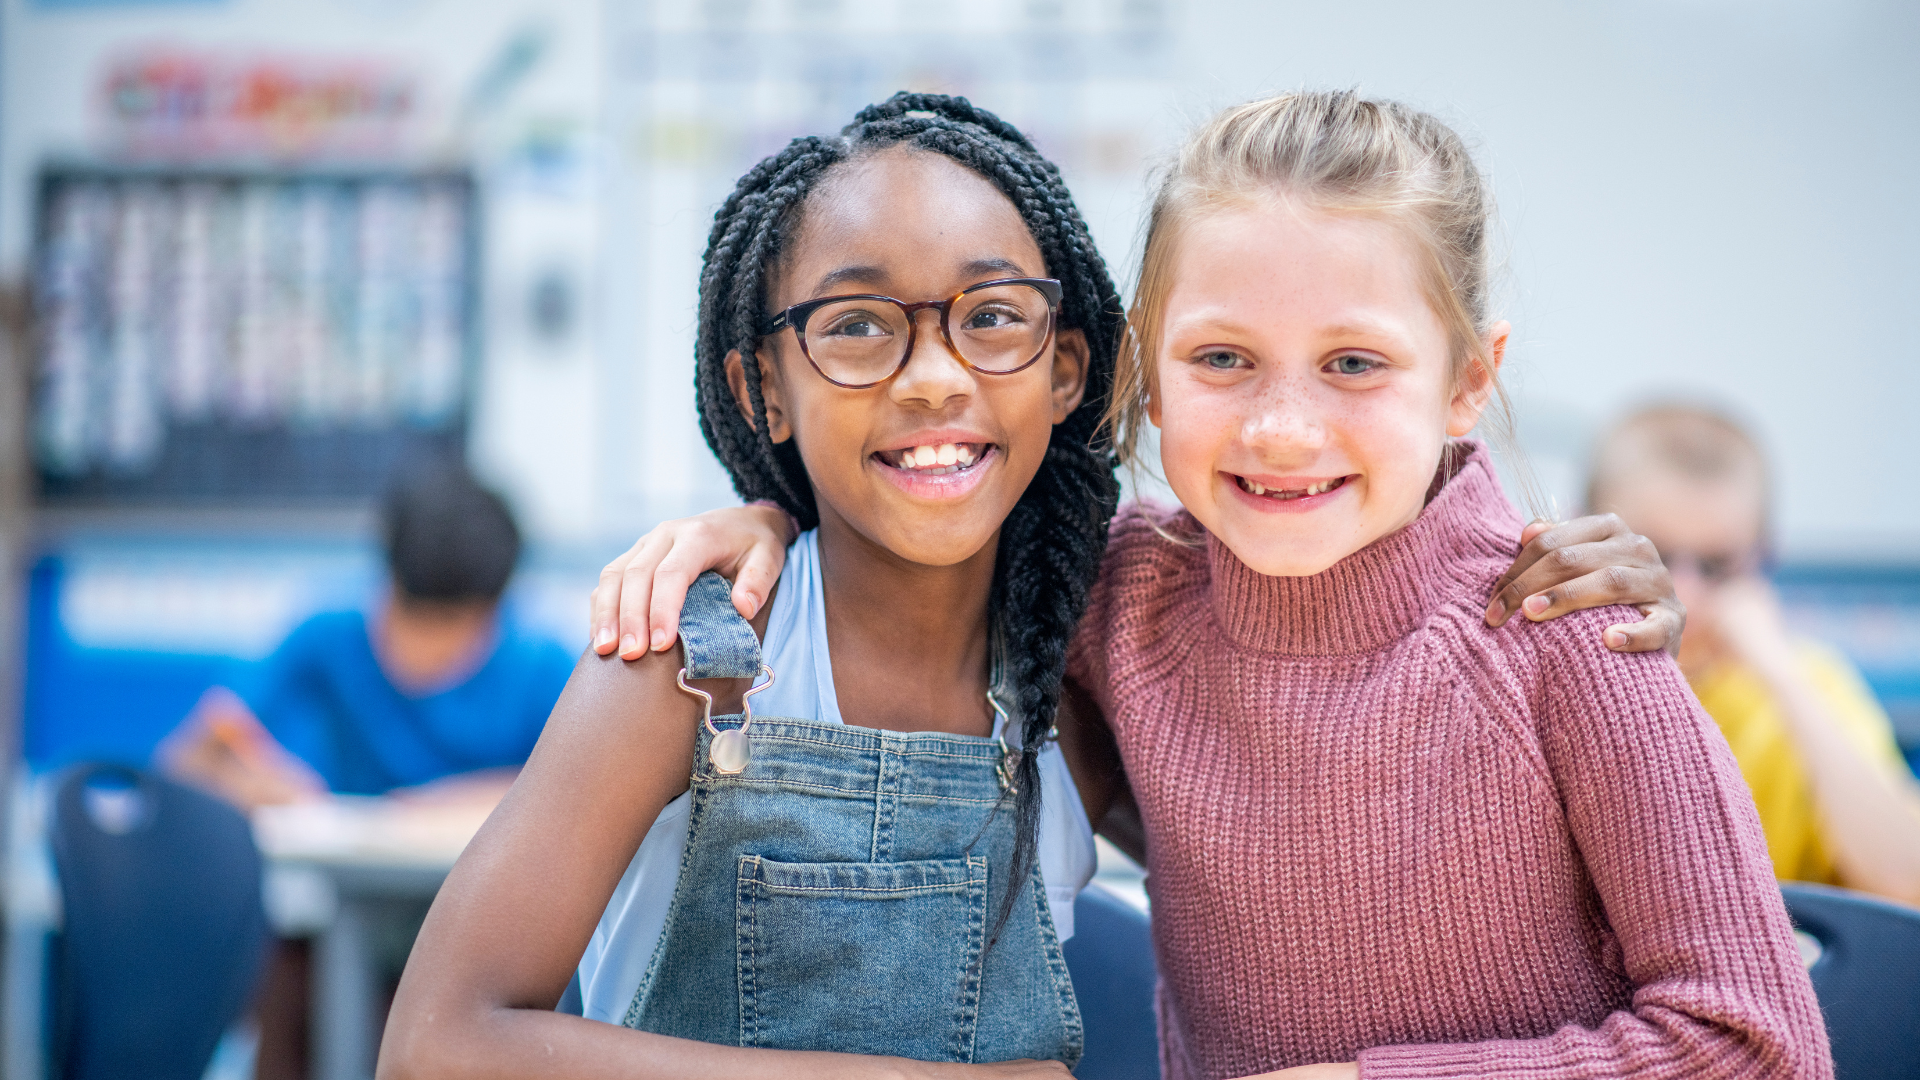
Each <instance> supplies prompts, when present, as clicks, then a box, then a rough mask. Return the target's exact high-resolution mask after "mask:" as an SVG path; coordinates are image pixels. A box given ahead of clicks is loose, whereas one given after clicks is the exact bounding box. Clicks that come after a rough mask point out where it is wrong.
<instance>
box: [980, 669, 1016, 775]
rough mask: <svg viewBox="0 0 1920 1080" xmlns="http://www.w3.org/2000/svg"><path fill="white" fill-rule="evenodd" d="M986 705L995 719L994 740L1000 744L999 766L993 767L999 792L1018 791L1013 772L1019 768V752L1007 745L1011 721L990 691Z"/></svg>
mask: <svg viewBox="0 0 1920 1080" xmlns="http://www.w3.org/2000/svg"><path fill="white" fill-rule="evenodd" d="M987 704H989V705H991V706H993V715H994V716H995V717H996V718H997V719H996V722H995V723H994V725H993V726H994V730H995V731H997V732H999V734H998V735H997V736H996V738H997V740H998V741H999V743H1000V764H998V765H995V766H994V769H993V771H994V772H995V773H996V774H997V775H998V776H999V777H1000V790H1001V791H1005V792H1013V791H1018V790H1019V789H1020V782H1019V780H1018V779H1016V778H1015V776H1014V772H1015V771H1016V770H1017V769H1019V768H1020V751H1018V750H1015V749H1014V748H1013V747H1011V746H1008V745H1007V728H1008V726H1009V725H1011V724H1012V723H1013V720H1012V718H1010V717H1009V716H1008V715H1007V710H1006V709H1005V708H1004V707H1003V706H1002V705H1001V704H1000V699H999V698H997V697H995V696H994V695H993V691H991V690H989V691H987Z"/></svg>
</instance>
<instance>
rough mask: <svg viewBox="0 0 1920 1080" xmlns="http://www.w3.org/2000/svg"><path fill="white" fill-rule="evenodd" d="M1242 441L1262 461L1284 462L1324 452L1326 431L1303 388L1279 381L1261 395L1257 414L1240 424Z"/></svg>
mask: <svg viewBox="0 0 1920 1080" xmlns="http://www.w3.org/2000/svg"><path fill="white" fill-rule="evenodd" d="M1240 439H1241V441H1242V442H1244V443H1245V444H1246V445H1247V447H1248V448H1249V449H1251V450H1252V451H1253V452H1254V453H1256V454H1258V455H1259V456H1261V457H1263V458H1268V459H1277V458H1285V457H1290V456H1293V455H1295V454H1301V453H1315V452H1318V451H1320V450H1322V449H1324V448H1325V447H1326V445H1327V428H1326V425H1325V424H1324V423H1323V422H1322V420H1321V418H1320V417H1319V415H1318V414H1317V413H1316V412H1315V411H1314V409H1313V402H1312V395H1311V394H1310V393H1308V392H1307V391H1306V389H1305V388H1304V387H1301V386H1297V385H1293V384H1292V383H1291V382H1290V381H1288V380H1276V381H1275V385H1274V386H1273V387H1272V388H1271V389H1270V390H1269V392H1267V393H1265V394H1261V395H1259V397H1258V399H1257V400H1256V401H1255V402H1254V411H1253V412H1252V413H1251V414H1249V415H1248V416H1247V417H1246V419H1245V420H1244V421H1242V422H1241V425H1240Z"/></svg>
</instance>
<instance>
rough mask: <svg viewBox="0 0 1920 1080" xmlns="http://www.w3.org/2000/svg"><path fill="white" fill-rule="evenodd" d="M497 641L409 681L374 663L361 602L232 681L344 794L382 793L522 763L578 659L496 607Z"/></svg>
mask: <svg viewBox="0 0 1920 1080" xmlns="http://www.w3.org/2000/svg"><path fill="white" fill-rule="evenodd" d="M495 636H496V644H495V645H494V647H493V651H492V653H491V655H489V656H488V657H487V659H486V661H485V662H484V663H483V664H481V665H480V667H479V668H478V669H477V670H476V671H474V672H473V674H471V675H470V676H468V677H467V678H465V679H463V680H461V681H460V682H458V683H455V684H452V685H447V686H440V687H433V688H429V689H427V690H425V691H421V692H408V691H406V690H402V689H400V688H399V687H396V686H395V685H394V684H393V682H392V680H390V679H389V678H388V677H387V674H386V672H385V671H383V670H382V669H381V667H380V662H379V660H378V659H377V658H376V657H375V655H374V651H373V643H372V641H371V640H370V639H369V637H368V635H367V618H366V616H365V615H364V614H363V613H361V612H358V611H336V612H326V613H324V614H320V615H315V616H314V617H312V618H310V619H308V620H307V621H306V622H304V623H302V624H301V625H300V626H299V627H297V628H295V630H294V631H293V633H292V634H290V635H288V637H287V639H286V641H284V642H282V643H281V645H280V647H279V648H278V649H276V650H275V651H274V653H273V655H272V656H269V657H267V658H266V659H265V660H262V661H260V662H258V663H256V664H251V665H248V666H247V669H246V670H244V671H241V672H236V673H234V676H233V677H232V678H231V679H229V680H228V687H229V688H230V689H231V690H233V692H234V693H235V694H237V695H239V697H240V699H241V700H242V701H244V702H246V704H247V707H248V708H249V709H251V710H253V714H254V715H255V716H256V717H258V718H259V720H260V723H261V724H262V725H263V726H264V727H265V728H266V729H267V732H268V733H269V734H271V735H272V736H273V737H274V738H275V739H277V740H279V742H280V744H281V745H282V746H284V747H286V749H287V750H288V751H289V752H290V753H292V754H293V755H295V756H296V757H298V758H300V759H301V760H302V761H305V762H306V763H307V764H308V765H309V766H311V767H312V768H313V770H314V771H315V772H316V773H318V774H319V775H320V778H321V779H322V780H324V781H326V784H327V787H328V789H329V790H331V791H333V792H334V793H335V794H340V795H379V794H383V793H385V792H387V791H390V790H392V789H394V788H399V787H411V786H413V785H415V784H424V783H428V782H429V781H433V780H438V779H441V778H443V777H447V776H452V775H456V774H458V773H465V772H472V771H474V770H476V769H495V768H517V767H519V766H520V765H523V764H525V763H526V760H527V755H528V754H530V753H532V752H533V744H534V742H535V741H536V740H538V739H539V737H540V731H541V729H542V728H543V727H544V726H545V725H546V722H547V714H548V713H549V712H551V711H552V709H553V703H554V701H555V700H557V699H558V698H559V696H560V690H561V688H562V687H563V686H565V685H566V682H567V678H568V676H569V675H570V674H571V673H572V671H573V661H574V658H573V656H572V655H571V654H569V653H568V652H567V650H566V649H564V648H562V647H561V646H560V645H559V644H558V643H557V642H554V641H552V640H550V639H547V638H542V637H537V636H534V635H530V634H527V633H525V632H524V631H522V630H520V629H519V628H518V627H516V626H514V625H513V623H512V622H511V621H510V620H508V619H506V618H504V617H503V618H502V619H501V621H500V624H499V628H498V629H497V630H496V632H495Z"/></svg>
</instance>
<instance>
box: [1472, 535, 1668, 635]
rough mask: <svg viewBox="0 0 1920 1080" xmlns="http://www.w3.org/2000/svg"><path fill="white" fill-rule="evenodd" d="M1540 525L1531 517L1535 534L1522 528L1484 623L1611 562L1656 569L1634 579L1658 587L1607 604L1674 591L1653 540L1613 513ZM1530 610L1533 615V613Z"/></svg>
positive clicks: (1500, 620) (1496, 622)
mask: <svg viewBox="0 0 1920 1080" xmlns="http://www.w3.org/2000/svg"><path fill="white" fill-rule="evenodd" d="M1540 524H1542V523H1540V522H1535V523H1534V524H1532V525H1529V526H1527V530H1526V532H1527V533H1533V534H1534V535H1533V536H1532V537H1531V538H1529V537H1527V535H1526V533H1523V534H1522V540H1523V546H1522V547H1521V549H1520V555H1519V557H1518V558H1516V559H1514V561H1513V565H1512V566H1510V567H1508V568H1507V572H1506V573H1504V574H1502V575H1500V578H1499V580H1497V581H1495V582H1494V586H1493V596H1492V597H1491V598H1490V599H1489V600H1488V602H1487V610H1486V620H1487V625H1488V626H1502V625H1504V624H1505V623H1506V621H1507V618H1508V616H1510V615H1512V614H1513V613H1514V612H1516V611H1519V610H1520V604H1521V601H1522V600H1524V599H1526V598H1528V597H1531V596H1533V595H1535V594H1536V593H1540V592H1543V591H1545V590H1546V589H1547V588H1549V587H1551V586H1553V585H1556V584H1559V583H1561V582H1564V581H1571V580H1573V579H1575V578H1578V577H1583V576H1585V575H1587V574H1591V573H1593V572H1594V571H1596V570H1598V569H1600V568H1601V567H1605V566H1609V565H1612V566H1619V567H1624V568H1629V569H1652V570H1657V571H1658V574H1657V581H1654V580H1652V579H1648V580H1646V581H1641V582H1637V583H1636V584H1637V585H1638V586H1639V587H1642V588H1646V589H1649V590H1653V589H1655V588H1656V587H1657V591H1648V592H1646V593H1645V594H1644V595H1629V596H1622V597H1621V598H1619V599H1617V600H1608V601H1605V603H1651V602H1653V601H1655V600H1661V599H1665V598H1667V597H1669V596H1671V595H1672V594H1673V589H1672V582H1671V581H1670V580H1668V579H1667V575H1666V567H1664V566H1663V565H1661V562H1660V555H1659V553H1658V552H1656V551H1655V550H1654V548H1653V544H1652V542H1650V541H1649V540H1647V538H1646V537H1644V536H1640V535H1638V534H1636V533H1634V532H1633V531H1632V530H1630V529H1628V528H1627V526H1626V523H1625V522H1623V521H1621V520H1620V519H1619V518H1618V517H1616V516H1615V515H1613V514H1599V515H1594V516H1590V517H1583V518H1576V519H1574V520H1573V521H1569V522H1565V523H1563V524H1559V525H1553V526H1550V527H1548V528H1545V529H1540V530H1536V528H1535V526H1536V525H1540ZM1590 606H1593V605H1579V606H1578V607H1573V608H1568V609H1566V610H1568V611H1577V610H1579V607H1590ZM1565 613H1566V612H1565V611H1559V612H1556V614H1565ZM1528 614H1529V616H1531V615H1532V613H1531V612H1529V613H1528ZM1546 617H1548V618H1551V617H1552V616H1550V615H1549V616H1546Z"/></svg>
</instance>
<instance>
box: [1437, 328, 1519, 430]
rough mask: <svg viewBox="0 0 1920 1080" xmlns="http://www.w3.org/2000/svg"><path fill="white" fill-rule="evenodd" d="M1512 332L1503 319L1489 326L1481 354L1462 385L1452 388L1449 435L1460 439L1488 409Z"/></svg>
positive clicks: (1471, 366) (1449, 404)
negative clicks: (1495, 380)
mask: <svg viewBox="0 0 1920 1080" xmlns="http://www.w3.org/2000/svg"><path fill="white" fill-rule="evenodd" d="M1512 333H1513V326H1512V324H1510V323H1508V322H1507V321H1506V320H1505V319H1502V320H1500V321H1499V322H1497V323H1494V324H1493V325H1492V326H1490V327H1488V328H1487V333H1486V336H1485V337H1483V338H1481V339H1480V355H1479V356H1478V357H1475V358H1474V360H1473V362H1472V363H1470V364H1468V365H1467V370H1466V371H1465V372H1464V373H1463V374H1462V375H1461V377H1460V385H1458V386H1456V387H1454V389H1453V400H1452V401H1451V402H1449V403H1448V405H1447V434H1448V435H1451V436H1453V437H1454V438H1456V439H1457V438H1459V437H1460V436H1462V435H1465V434H1466V433H1467V432H1469V431H1472V430H1473V426H1474V425H1475V424H1478V423H1479V422H1480V415H1481V414H1482V413H1484V412H1486V411H1487V403H1488V402H1489V401H1491V400H1493V388H1494V379H1495V377H1496V376H1497V375H1498V374H1499V373H1500V365H1501V364H1502V363H1504V362H1505V361H1506V359H1507V338H1508V336H1509V335H1511V334H1512Z"/></svg>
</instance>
